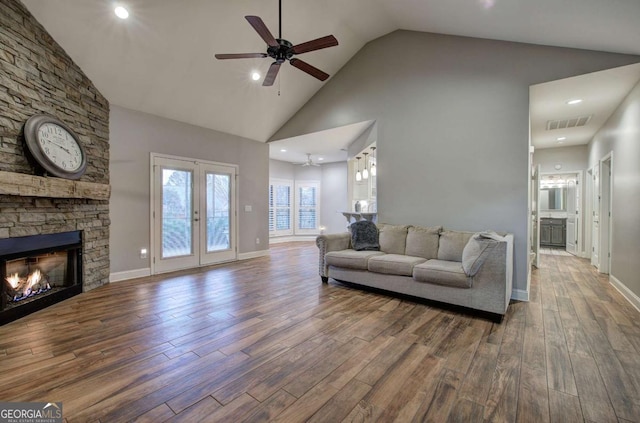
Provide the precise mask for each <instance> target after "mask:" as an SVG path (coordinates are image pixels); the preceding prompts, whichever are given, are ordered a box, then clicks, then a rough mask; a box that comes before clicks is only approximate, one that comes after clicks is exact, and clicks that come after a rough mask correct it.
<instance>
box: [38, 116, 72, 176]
mask: <svg viewBox="0 0 640 423" xmlns="http://www.w3.org/2000/svg"><path fill="white" fill-rule="evenodd" d="M38 143H39V144H40V149H41V151H42V153H43V154H44V155H45V156H46V157H47V158H48V159H49V160H51V162H52V163H53V164H54V165H56V166H58V167H59V168H60V169H63V170H65V171H68V172H75V171H77V170H78V169H80V166H82V158H83V157H82V150H81V149H80V146H79V145H78V143H77V142H76V140H75V138H74V137H73V135H71V134H70V133H69V132H68V131H67V130H66V129H64V128H63V127H61V126H59V125H56V124H54V123H50V122H46V123H43V124H42V125H40V127H39V128H38Z"/></svg>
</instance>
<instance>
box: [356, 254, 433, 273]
mask: <svg viewBox="0 0 640 423" xmlns="http://www.w3.org/2000/svg"><path fill="white" fill-rule="evenodd" d="M425 261H427V260H426V259H424V258H422V257H412V256H405V255H400V254H385V255H383V256H375V257H371V258H370V259H369V264H368V269H369V271H370V272H376V273H385V274H387V275H401V276H411V275H412V274H413V266H415V265H417V264H420V263H424V262H425Z"/></svg>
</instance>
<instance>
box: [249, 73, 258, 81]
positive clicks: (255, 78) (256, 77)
mask: <svg viewBox="0 0 640 423" xmlns="http://www.w3.org/2000/svg"><path fill="white" fill-rule="evenodd" d="M251 79H253V80H254V81H257V80H258V79H260V74H259V73H258V72H253V73H251Z"/></svg>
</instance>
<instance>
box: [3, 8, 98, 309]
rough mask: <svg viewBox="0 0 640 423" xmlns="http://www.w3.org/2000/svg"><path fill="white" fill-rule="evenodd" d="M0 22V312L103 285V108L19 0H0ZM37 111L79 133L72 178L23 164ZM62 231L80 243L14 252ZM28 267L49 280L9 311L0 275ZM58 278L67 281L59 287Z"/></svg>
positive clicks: (21, 273) (22, 273)
mask: <svg viewBox="0 0 640 423" xmlns="http://www.w3.org/2000/svg"><path fill="white" fill-rule="evenodd" d="M0 21H1V22H2V31H0V69H1V70H2V71H1V72H0V245H2V244H3V243H5V244H4V245H11V246H12V247H11V248H6V247H5V249H4V252H1V253H0V255H2V256H3V257H4V258H3V259H2V260H3V262H2V266H3V268H4V269H3V272H5V273H7V274H6V275H5V274H3V275H2V280H0V284H2V285H3V288H2V300H1V301H2V305H1V306H2V311H3V312H4V311H7V310H14V309H21V308H22V307H27V308H29V307H31V306H28V304H29V303H32V302H40V301H41V300H40V298H44V299H45V300H43V301H44V302H45V303H46V302H49V301H50V300H49V299H48V298H50V297H51V298H53V297H56V296H62V295H67V293H72V292H76V291H77V292H82V291H87V290H90V289H93V288H96V287H98V286H101V285H104V284H106V283H108V282H109V224H110V220H109V196H110V187H109V103H108V101H107V100H106V99H105V97H104V96H103V95H102V94H101V93H100V92H99V91H98V90H97V89H96V87H95V86H94V85H93V83H92V82H91V80H89V78H88V77H87V76H86V75H85V74H84V73H83V71H82V69H80V67H78V66H77V65H76V64H75V63H74V62H73V60H71V58H70V57H69V56H68V55H67V54H66V53H65V51H64V49H63V48H62V47H60V45H58V44H57V43H56V41H55V40H54V39H53V38H52V37H51V36H50V35H49V34H48V33H47V31H46V30H45V29H44V28H43V27H42V25H40V23H39V22H38V21H37V20H36V19H35V18H34V17H33V16H32V15H31V13H29V11H28V9H27V8H26V7H25V6H24V5H23V4H22V3H21V2H20V1H19V0H0ZM35 114H47V115H51V116H54V117H56V118H58V119H60V120H61V121H62V122H64V123H65V124H66V125H67V126H69V127H70V128H71V129H72V130H73V131H74V132H75V133H76V134H77V135H78V138H79V140H80V142H81V143H82V145H83V147H84V150H85V152H86V155H87V170H86V173H85V174H84V175H83V176H82V177H81V179H80V180H74V181H71V180H66V179H61V178H54V177H50V176H47V175H46V174H42V170H41V169H38V167H37V166H35V165H34V164H33V163H32V162H30V161H29V159H28V157H27V155H26V154H25V149H26V147H25V141H24V132H23V131H24V129H23V128H24V124H25V122H26V120H27V119H28V118H30V117H31V116H33V115H35ZM68 233H76V234H79V235H78V236H79V237H80V239H81V244H80V245H81V246H75V247H73V248H72V249H71V250H64V249H63V250H64V251H62V252H60V251H58V252H55V251H53V250H50V249H49V247H47V248H44V247H38V246H37V245H36V246H33V249H28V250H21V249H15V247H13V246H14V245H15V244H14V243H15V241H16V240H19V239H22V238H24V237H34V238H33V239H35V240H38V241H42V240H45V239H49V238H48V236H49V235H54V238H55V237H56V236H62V237H63V238H64V236H65V235H63V234H68ZM39 237H43V238H39ZM47 242H48V241H47ZM63 243H64V242H63ZM74 245H75V244H74ZM20 248H22V247H20ZM29 248H31V247H29ZM0 251H3V250H2V247H0ZM34 267H40V270H41V271H43V272H44V273H45V275H44V276H45V278H48V279H47V280H46V281H45V282H44V283H39V284H38V285H37V289H36V292H38V291H40V292H39V293H37V294H33V295H32V293H29V294H28V295H27V296H26V297H27V298H26V299H23V300H21V301H27V300H28V301H27V302H26V303H23V304H27V305H20V306H17V305H15V304H13V303H14V302H16V303H20V302H21V301H14V297H15V296H16V295H19V293H18V294H16V293H15V292H13V294H14V295H11V296H10V295H8V290H9V288H8V286H7V285H6V284H7V283H8V282H7V281H6V278H7V277H12V276H15V274H16V273H18V275H17V276H16V277H15V278H13V279H12V281H13V282H14V283H17V284H20V286H24V285H25V284H27V283H30V282H28V279H29V277H30V274H31V272H32V271H31V269H32V268H34ZM61 274H64V275H66V276H65V277H67V276H69V275H71V276H73V278H72V279H71V280H69V279H64V281H62V282H60V281H59V280H58V277H59V276H60V275H61ZM23 278H26V279H25V280H22V279H23ZM74 278H75V279H74ZM16 279H17V282H16ZM47 282H48V283H49V285H50V288H49V289H47V287H46V283H47ZM51 282H54V283H53V284H52V283H51ZM60 284H61V285H62V287H60V286H58V285H60ZM54 286H55V288H54ZM58 288H60V289H58ZM62 288H64V289H62ZM11 289H13V288H11ZM14 291H15V290H14ZM18 291H19V290H18ZM32 291H33V290H32ZM50 291H54V292H50ZM56 292H67V293H65V294H56ZM22 293H23V294H24V289H23V290H22ZM20 295H22V294H20ZM22 296H24V295H22ZM9 297H11V299H10V300H9ZM23 310H26V309H23ZM12 313H16V314H22V311H20V312H19V313H18V312H15V311H10V312H9V314H12Z"/></svg>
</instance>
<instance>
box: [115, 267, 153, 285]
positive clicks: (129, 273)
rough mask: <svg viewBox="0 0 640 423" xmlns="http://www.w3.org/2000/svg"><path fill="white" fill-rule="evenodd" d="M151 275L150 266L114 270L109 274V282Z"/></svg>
mask: <svg viewBox="0 0 640 423" xmlns="http://www.w3.org/2000/svg"><path fill="white" fill-rule="evenodd" d="M145 276H151V268H149V267H146V268H144V269H134V270H125V271H124V272H114V273H111V274H110V275H109V282H120V281H126V280H129V279H136V278H144V277H145Z"/></svg>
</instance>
